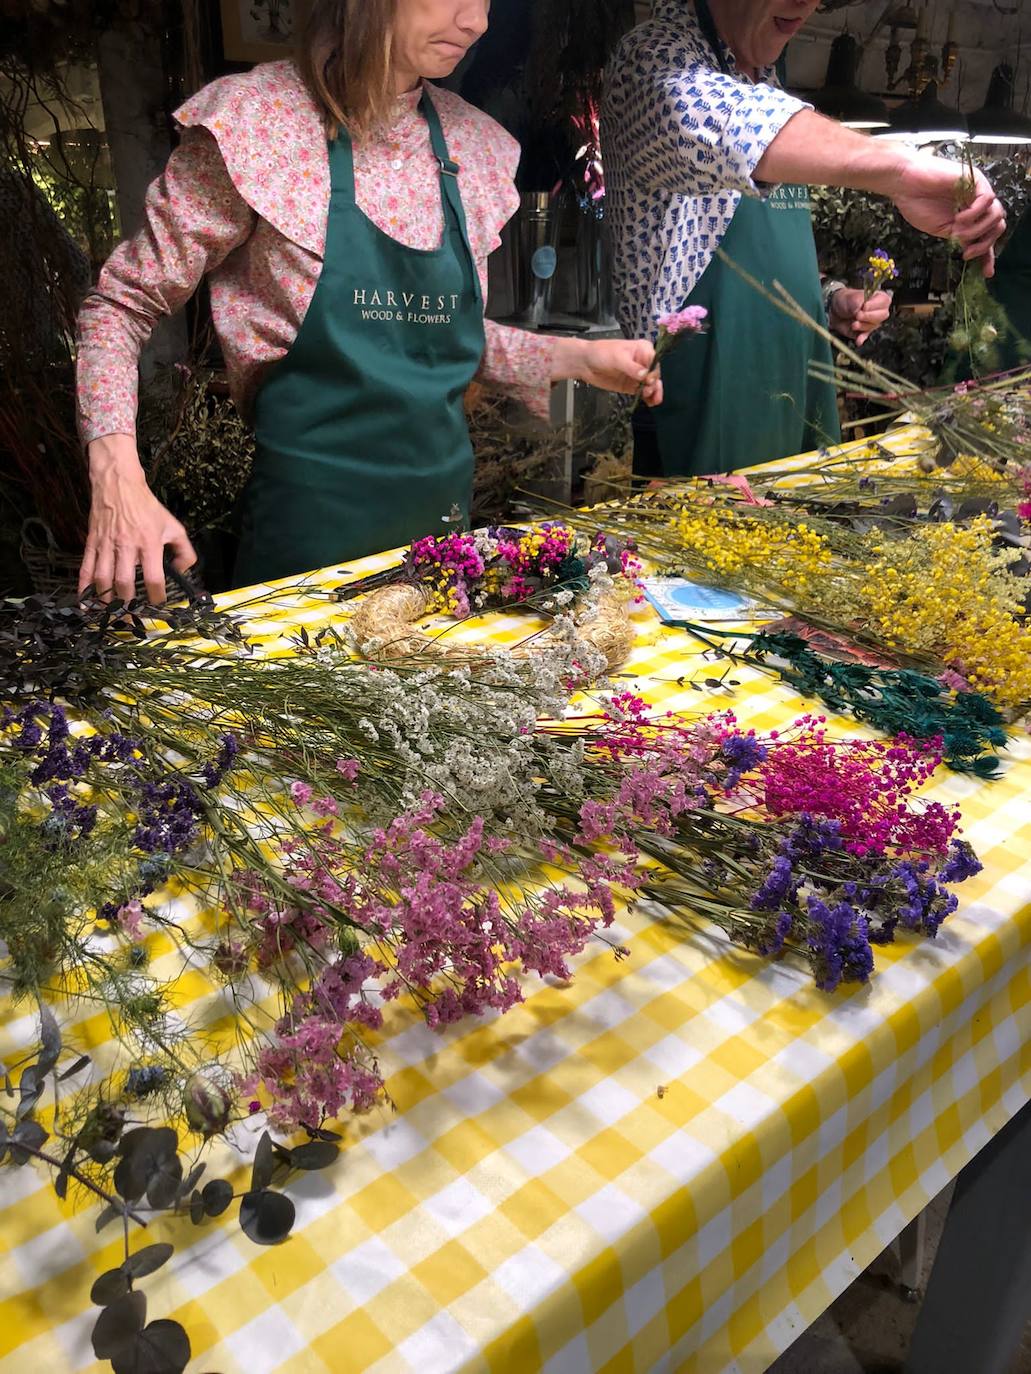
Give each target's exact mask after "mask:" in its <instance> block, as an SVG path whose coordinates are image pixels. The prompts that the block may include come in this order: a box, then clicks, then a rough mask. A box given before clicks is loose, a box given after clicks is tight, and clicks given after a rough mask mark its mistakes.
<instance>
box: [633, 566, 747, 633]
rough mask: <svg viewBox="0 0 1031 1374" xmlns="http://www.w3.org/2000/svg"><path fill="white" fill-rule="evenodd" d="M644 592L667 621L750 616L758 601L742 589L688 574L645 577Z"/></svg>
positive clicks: (682, 621)
mask: <svg viewBox="0 0 1031 1374" xmlns="http://www.w3.org/2000/svg"><path fill="white" fill-rule="evenodd" d="M643 586H644V594H645V596H646V597H647V598H648V600H649V602H650V603H651V604H652V606H654V607H655V609H656V611H658V613H659V615H660V617H661V618H662V619H663V620H664V621H665V622H666V624H667V625H682V624H684V623H685V622H687V621H694V620H703V621H704V620H735V621H740V620H751V619H752V618H753V617H754V615H755V613H756V611H757V609H758V602H756V601H753V600H752V598H751V597H750V596H747V595H745V594H744V593H742V592H733V591H728V590H727V589H726V588H725V587H709V586H706V584H705V583H704V582H691V581H689V580H688V579H687V578H686V577H646V578H644V580H643Z"/></svg>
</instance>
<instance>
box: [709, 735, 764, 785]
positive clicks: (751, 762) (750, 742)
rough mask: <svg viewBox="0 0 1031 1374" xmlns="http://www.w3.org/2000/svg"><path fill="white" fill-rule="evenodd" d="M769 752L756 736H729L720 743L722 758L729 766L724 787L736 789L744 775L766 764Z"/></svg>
mask: <svg viewBox="0 0 1031 1374" xmlns="http://www.w3.org/2000/svg"><path fill="white" fill-rule="evenodd" d="M769 752H770V751H769V749H768V747H767V746H766V745H765V744H763V743H762V742H761V741H760V740H758V739H756V737H755V735H754V734H747V735H746V734H742V733H741V732H740V731H737V732H735V733H734V734H732V735H727V736H726V737H725V738H724V739H723V740H722V741H721V743H720V757H721V758H722V759H723V761H724V763H726V764H727V765H728V772H727V776H726V779H725V781H724V786H725V787H726V788H727V789H728V790H732V789H733V788H735V787H736V786H737V785H738V783H739V782H740V781H741V777H742V775H743V774H745V773H750V772H751V771H752V770H753V769H754V768H757V767H758V766H759V764H761V763H765V762H766V759H767V757H768V756H769Z"/></svg>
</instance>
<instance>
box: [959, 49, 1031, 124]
mask: <svg viewBox="0 0 1031 1374" xmlns="http://www.w3.org/2000/svg"><path fill="white" fill-rule="evenodd" d="M969 124H970V136H971V138H972V139H973V141H974V142H975V143H1011V144H1020V143H1031V119H1028V117H1027V115H1022V114H1017V113H1016V112H1015V110H1014V109H1013V68H1012V67H1011V66H1009V65H1008V64H1007V63H1005V62H1004V63H1002V64H1001V65H1000V66H998V67H996V68H995V71H994V72H992V79H991V82H990V84H989V86H988V97H987V99H986V100H985V102H984V104H983V105H982V107H981V108H980V109H979V110H977V111H976V112H975V113H974V114H972V115H971V116H970V119H969Z"/></svg>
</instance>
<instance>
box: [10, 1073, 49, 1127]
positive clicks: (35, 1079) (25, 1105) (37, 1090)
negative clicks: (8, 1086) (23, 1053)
mask: <svg viewBox="0 0 1031 1374" xmlns="http://www.w3.org/2000/svg"><path fill="white" fill-rule="evenodd" d="M43 1083H44V1080H43V1075H42V1073H40V1070H39V1066H38V1065H37V1064H30V1065H29V1066H28V1068H26V1069H25V1070H23V1072H22V1076H21V1078H20V1079H19V1080H18V1097H19V1100H18V1106H17V1109H16V1110H15V1116H16V1117H17V1118H18V1120H19V1121H20V1120H21V1119H22V1118H23V1117H26V1116H28V1115H29V1113H30V1112H31V1111H32V1110H33V1108H34V1107H35V1105H36V1103H37V1102H38V1101H39V1099H40V1097H41V1095H42V1093H43Z"/></svg>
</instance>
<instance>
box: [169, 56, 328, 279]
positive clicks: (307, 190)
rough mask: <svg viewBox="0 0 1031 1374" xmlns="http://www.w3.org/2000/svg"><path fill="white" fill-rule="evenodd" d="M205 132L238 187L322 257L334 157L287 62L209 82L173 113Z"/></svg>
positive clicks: (261, 212)
mask: <svg viewBox="0 0 1031 1374" xmlns="http://www.w3.org/2000/svg"><path fill="white" fill-rule="evenodd" d="M175 118H176V121H177V122H178V123H179V124H180V125H182V126H183V127H184V128H192V127H196V126H200V127H203V128H205V129H207V130H208V132H209V133H210V134H211V135H212V137H213V138H214V139H215V141H216V142H217V144H218V149H219V152H220V153H221V155H222V160H223V162H224V163H225V165H226V170H227V171H228V173H229V176H230V178H231V179H232V182H233V185H234V186H235V187H236V189H237V191H238V192H239V194H240V195H241V196H242V198H243V199H244V200H245V201H246V202H247V204H248V205H249V206H250V207H251V208H252V209H253V210H254V211H256V212H257V214H259V215H260V216H261V218H262V219H264V220H267V221H268V223H269V224H271V225H272V226H273V227H274V228H275V229H278V230H279V232H280V233H281V234H283V235H285V237H286V238H288V239H290V240H292V241H293V242H294V243H297V244H299V245H300V246H301V247H302V248H305V249H307V250H308V251H309V252H311V253H316V254H318V255H319V256H320V257H321V256H322V254H323V253H324V251H325V247H326V222H327V219H328V215H329V159H328V157H327V156H326V139H325V133H324V130H323V127H322V122H321V120H320V118H319V113H318V109H317V107H316V105H315V102H314V101H313V100H312V98H311V96H310V95H309V93H308V90H307V88H306V87H305V85H304V82H303V81H302V80H301V77H300V73H299V72H298V71H297V68H296V67H295V66H294V64H293V63H292V62H290V61H283V62H266V63H263V64H262V65H261V66H258V67H255V68H253V70H251V71H249V72H244V73H242V74H239V75H234V76H223V77H221V78H220V79H219V80H217V81H213V82H211V84H210V85H208V86H205V87H204V88H203V90H200V91H198V92H197V94H196V95H193V96H191V97H190V99H189V100H187V101H186V103H185V104H184V105H182V106H180V108H179V109H178V110H177V111H176V112H175Z"/></svg>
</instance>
